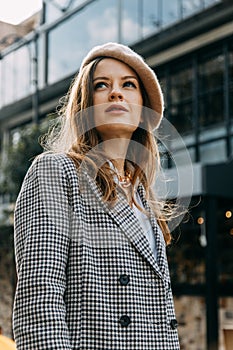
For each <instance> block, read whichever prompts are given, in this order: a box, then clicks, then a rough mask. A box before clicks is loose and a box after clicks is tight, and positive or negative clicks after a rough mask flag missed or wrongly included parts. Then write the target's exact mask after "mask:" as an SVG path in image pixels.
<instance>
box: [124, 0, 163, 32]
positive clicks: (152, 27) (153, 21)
mask: <svg viewBox="0 0 233 350" xmlns="http://www.w3.org/2000/svg"><path fill="white" fill-rule="evenodd" d="M126 1H127V0H126ZM160 8H161V4H160V2H159V0H154V1H151V0H143V9H142V16H143V20H142V23H143V30H142V34H143V37H145V36H148V35H150V34H151V33H154V32H156V31H157V30H158V29H159V28H160V27H161V24H162V23H161V21H162V18H161V15H162V13H161V10H160Z"/></svg>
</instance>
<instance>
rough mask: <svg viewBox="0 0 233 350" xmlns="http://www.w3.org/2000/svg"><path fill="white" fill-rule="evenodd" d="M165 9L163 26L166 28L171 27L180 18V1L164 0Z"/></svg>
mask: <svg viewBox="0 0 233 350" xmlns="http://www.w3.org/2000/svg"><path fill="white" fill-rule="evenodd" d="M161 2H162V5H163V8H162V25H163V26H166V25H169V24H171V23H173V22H175V21H177V20H178V18H179V15H180V14H179V7H178V2H179V1H178V0H173V1H171V0H163V1H161Z"/></svg>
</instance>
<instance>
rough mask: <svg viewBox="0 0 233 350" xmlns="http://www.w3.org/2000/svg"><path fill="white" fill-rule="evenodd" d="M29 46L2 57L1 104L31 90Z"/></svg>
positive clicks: (27, 93) (24, 94) (17, 98)
mask: <svg viewBox="0 0 233 350" xmlns="http://www.w3.org/2000/svg"><path fill="white" fill-rule="evenodd" d="M30 61H31V47H30V44H29V45H25V46H22V47H21V48H19V49H17V50H15V51H12V52H11V53H9V54H8V55H6V56H4V57H3V59H2V76H1V80H2V81H1V83H2V86H4V90H2V91H1V100H2V101H1V103H2V105H6V104H9V103H11V102H14V101H17V100H19V99H21V98H23V97H25V96H27V95H29V94H30V93H31V92H32V84H31V62H30Z"/></svg>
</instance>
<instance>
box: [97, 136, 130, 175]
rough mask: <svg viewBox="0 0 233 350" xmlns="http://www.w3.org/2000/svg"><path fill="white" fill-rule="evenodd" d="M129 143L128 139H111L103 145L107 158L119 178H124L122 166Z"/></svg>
mask: <svg viewBox="0 0 233 350" xmlns="http://www.w3.org/2000/svg"><path fill="white" fill-rule="evenodd" d="M129 141H130V140H128V139H111V140H107V141H104V143H103V145H104V151H105V153H106V155H107V157H108V158H109V159H111V161H112V162H113V164H114V166H115V168H116V170H117V172H118V174H119V175H121V176H124V164H125V157H126V153H127V149H128V145H129Z"/></svg>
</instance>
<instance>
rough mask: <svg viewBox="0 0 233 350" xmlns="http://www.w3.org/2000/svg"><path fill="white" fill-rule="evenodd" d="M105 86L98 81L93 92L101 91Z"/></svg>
mask: <svg viewBox="0 0 233 350" xmlns="http://www.w3.org/2000/svg"><path fill="white" fill-rule="evenodd" d="M106 86H107V84H106V83H105V82H103V81H99V82H98V83H96V84H95V85H94V89H95V90H98V89H103V88H105V87H106Z"/></svg>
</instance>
